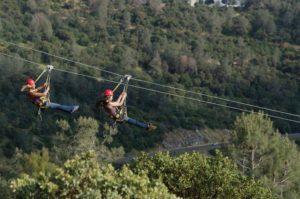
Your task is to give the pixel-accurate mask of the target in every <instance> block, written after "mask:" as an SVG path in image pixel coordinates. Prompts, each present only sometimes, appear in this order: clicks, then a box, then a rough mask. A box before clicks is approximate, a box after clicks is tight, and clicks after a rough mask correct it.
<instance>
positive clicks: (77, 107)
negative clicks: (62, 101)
mask: <svg viewBox="0 0 300 199" xmlns="http://www.w3.org/2000/svg"><path fill="white" fill-rule="evenodd" d="M78 109H79V106H75V107H74V108H73V110H72V111H71V113H74V112H75V111H77V110H78Z"/></svg>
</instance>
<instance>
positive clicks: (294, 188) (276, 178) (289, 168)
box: [231, 113, 300, 199]
mask: <svg viewBox="0 0 300 199" xmlns="http://www.w3.org/2000/svg"><path fill="white" fill-rule="evenodd" d="M231 156H232V158H233V159H234V160H235V161H236V162H237V163H238V165H239V166H240V168H241V170H242V171H243V173H244V174H246V175H249V176H252V177H253V178H255V179H261V180H262V181H263V182H264V183H265V185H267V186H268V187H270V188H271V190H272V191H273V192H274V193H275V194H276V195H278V197H279V198H284V199H287V198H291V199H292V198H294V197H295V195H296V194H297V193H299V182H300V172H299V167H300V163H299V161H297V160H299V158H300V152H299V150H298V149H297V146H296V144H295V143H293V142H292V141H290V140H289V139H288V137H286V136H282V135H281V134H280V133H279V132H278V130H275V129H274V128H273V124H272V122H271V121H270V119H268V118H267V117H266V116H265V115H264V114H263V113H258V114H256V113H252V114H248V115H246V114H243V115H242V116H240V117H238V118H237V120H236V122H235V124H234V131H233V146H232V148H231Z"/></svg>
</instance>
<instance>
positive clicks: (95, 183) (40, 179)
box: [11, 151, 176, 199]
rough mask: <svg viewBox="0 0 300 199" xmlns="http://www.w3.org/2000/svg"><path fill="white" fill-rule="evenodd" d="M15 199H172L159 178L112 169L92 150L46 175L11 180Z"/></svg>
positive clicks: (123, 169)
mask: <svg viewBox="0 0 300 199" xmlns="http://www.w3.org/2000/svg"><path fill="white" fill-rule="evenodd" d="M11 189H12V191H13V192H14V193H15V195H16V197H17V198H25V199H26V198H38V199H43V198H62V199H63V198H90V199H93V198H95V199H96V198H97V199H101V198H116V199H117V198H118V199H119V198H120V199H121V198H156V199H160V198H166V199H168V198H169V199H171V198H176V197H175V196H174V195H172V194H170V193H168V190H167V188H166V187H165V186H164V185H163V184H162V183H161V182H160V181H150V180H149V178H148V177H147V176H146V175H136V174H134V173H133V172H132V171H130V170H129V169H128V168H127V167H124V168H122V170H120V171H115V170H114V169H113V168H112V166H110V165H109V166H106V167H101V166H99V164H98V163H97V162H96V154H95V153H94V152H91V151H90V152H86V153H83V154H81V155H80V156H75V157H74V158H73V159H71V160H68V161H67V162H65V163H64V166H63V167H62V168H58V169H56V170H55V171H54V172H53V173H51V174H50V175H46V174H45V173H41V174H40V175H39V176H37V177H35V178H33V177H31V176H28V175H24V176H23V177H21V178H19V179H15V180H13V181H12V182H11Z"/></svg>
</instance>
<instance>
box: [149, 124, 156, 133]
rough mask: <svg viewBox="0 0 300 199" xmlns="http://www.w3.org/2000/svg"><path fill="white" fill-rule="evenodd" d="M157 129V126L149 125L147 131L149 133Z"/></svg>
mask: <svg viewBox="0 0 300 199" xmlns="http://www.w3.org/2000/svg"><path fill="white" fill-rule="evenodd" d="M156 128H157V126H155V125H153V124H151V123H149V124H148V128H147V130H148V131H153V130H155V129H156Z"/></svg>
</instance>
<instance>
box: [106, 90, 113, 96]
mask: <svg viewBox="0 0 300 199" xmlns="http://www.w3.org/2000/svg"><path fill="white" fill-rule="evenodd" d="M112 95H114V92H113V91H112V90H110V89H105V91H104V96H105V97H108V96H112Z"/></svg>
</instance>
